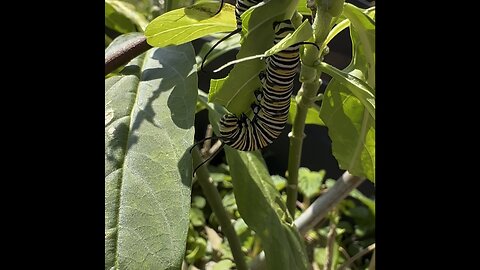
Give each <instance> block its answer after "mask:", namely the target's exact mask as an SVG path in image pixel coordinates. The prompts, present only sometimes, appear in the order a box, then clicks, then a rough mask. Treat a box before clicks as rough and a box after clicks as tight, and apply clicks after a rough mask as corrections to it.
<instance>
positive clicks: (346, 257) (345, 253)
mask: <svg viewBox="0 0 480 270" xmlns="http://www.w3.org/2000/svg"><path fill="white" fill-rule="evenodd" d="M338 250H340V252H341V253H342V254H343V256H344V257H345V259H347V261H348V260H350V258H351V257H350V254H348V252H347V251H346V250H345V249H344V248H343V247H342V246H340V245H339V246H338Z"/></svg>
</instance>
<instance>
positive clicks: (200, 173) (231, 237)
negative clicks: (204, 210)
mask: <svg viewBox="0 0 480 270" xmlns="http://www.w3.org/2000/svg"><path fill="white" fill-rule="evenodd" d="M192 155H193V164H194V167H196V166H197V165H198V164H200V162H201V161H202V159H201V157H200V153H199V151H198V149H197V148H196V147H195V148H194V149H193V151H192ZM196 175H197V181H198V183H199V184H200V186H201V187H202V190H203V194H204V195H205V197H206V199H207V201H208V204H209V205H210V207H211V208H212V210H213V212H214V213H215V215H216V216H217V219H218V223H220V226H221V227H222V232H223V233H224V234H225V236H226V237H227V239H228V243H229V244H230V249H231V250H232V255H233V258H234V259H235V264H236V266H237V269H239V270H247V269H248V268H247V264H246V262H245V258H244V254H243V251H242V245H241V244H240V240H239V239H238V236H237V233H236V232H235V229H234V228H233V226H232V223H231V222H230V219H229V217H228V215H227V212H226V211H225V208H223V204H222V198H221V197H220V194H219V193H218V190H217V188H216V187H215V186H214V185H213V184H212V179H211V178H210V174H209V172H208V170H207V168H206V166H202V167H200V168H199V169H198V170H197V173H196Z"/></svg>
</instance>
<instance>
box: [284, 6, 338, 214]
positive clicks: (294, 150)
mask: <svg viewBox="0 0 480 270" xmlns="http://www.w3.org/2000/svg"><path fill="white" fill-rule="evenodd" d="M343 2H344V0H331V1H319V0H317V1H316V4H317V10H316V14H315V21H314V22H313V37H314V42H315V43H316V44H317V45H319V47H320V48H324V47H325V46H324V43H325V41H326V38H327V36H328V33H329V32H330V28H331V24H332V20H333V19H334V16H339V15H340V14H339V13H338V9H337V8H336V7H338V6H339V5H340V6H341V7H343ZM324 5H327V7H325V6H324ZM332 7H335V8H334V9H332ZM340 13H341V12H340ZM322 53H323V52H320V53H319V51H318V50H317V48H316V47H314V46H305V53H304V54H302V55H301V58H302V71H301V74H300V78H301V81H302V82H303V85H302V89H301V90H300V91H299V93H298V95H297V114H296V115H295V119H294V122H293V125H292V131H291V132H290V133H289V135H288V136H289V137H290V149H289V157H288V179H287V180H288V185H287V189H286V192H287V209H288V212H290V214H291V215H292V217H295V207H296V201H297V195H298V169H299V167H300V160H301V156H302V145H303V138H304V137H305V134H304V130H305V120H306V118H307V111H308V108H310V107H311V106H312V105H313V104H314V102H315V100H316V97H317V92H318V89H319V88H320V85H321V83H320V82H321V81H320V75H321V73H320V72H318V71H316V70H314V69H315V62H316V61H318V60H319V59H321V57H322V55H321V54H322Z"/></svg>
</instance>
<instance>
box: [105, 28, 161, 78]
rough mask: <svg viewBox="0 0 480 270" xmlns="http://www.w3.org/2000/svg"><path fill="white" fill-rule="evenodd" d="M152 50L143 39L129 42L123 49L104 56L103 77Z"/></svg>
mask: <svg viewBox="0 0 480 270" xmlns="http://www.w3.org/2000/svg"><path fill="white" fill-rule="evenodd" d="M150 48H152V46H150V45H149V44H148V43H147V39H146V38H145V37H141V38H139V39H137V40H134V41H132V42H129V43H128V44H126V45H125V46H124V47H123V48H121V49H119V50H116V51H115V52H113V53H111V54H108V55H105V76H106V75H108V74H109V73H110V72H112V71H114V70H115V69H117V68H119V67H120V66H122V65H124V64H126V63H128V61H130V60H132V59H133V58H135V57H137V56H139V55H140V54H142V53H144V52H146V51H148V49H150Z"/></svg>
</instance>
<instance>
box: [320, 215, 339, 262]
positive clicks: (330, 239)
mask: <svg viewBox="0 0 480 270" xmlns="http://www.w3.org/2000/svg"><path fill="white" fill-rule="evenodd" d="M336 229H337V222H336V210H333V211H332V212H331V217H330V229H329V231H328V234H327V246H326V249H325V251H326V254H325V256H326V260H325V265H324V266H323V270H331V269H332V265H333V253H334V251H333V248H334V246H335V238H336V236H337V233H336Z"/></svg>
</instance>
